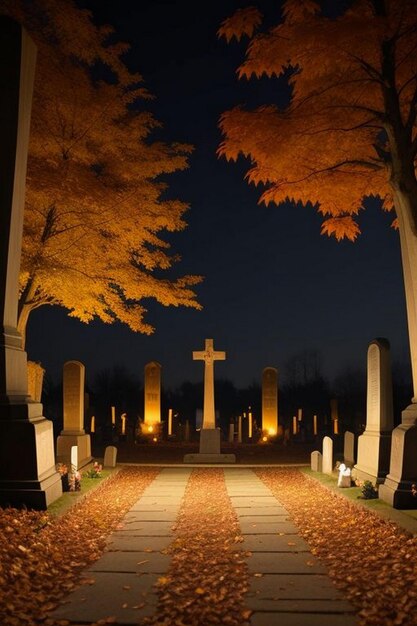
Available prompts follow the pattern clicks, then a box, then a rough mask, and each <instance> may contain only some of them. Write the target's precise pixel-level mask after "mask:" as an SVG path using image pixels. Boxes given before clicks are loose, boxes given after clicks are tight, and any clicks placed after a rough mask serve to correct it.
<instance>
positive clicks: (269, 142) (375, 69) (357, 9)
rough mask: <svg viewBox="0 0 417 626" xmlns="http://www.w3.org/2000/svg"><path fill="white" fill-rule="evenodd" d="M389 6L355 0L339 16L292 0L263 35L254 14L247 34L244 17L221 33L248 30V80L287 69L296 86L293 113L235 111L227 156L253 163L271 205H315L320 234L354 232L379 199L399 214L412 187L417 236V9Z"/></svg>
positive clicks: (230, 114) (227, 122) (223, 152)
mask: <svg viewBox="0 0 417 626" xmlns="http://www.w3.org/2000/svg"><path fill="white" fill-rule="evenodd" d="M380 4H381V7H380V9H381V10H378V6H379V4H378V3H372V2H368V1H367V0H357V1H356V2H354V3H351V4H350V6H349V8H348V9H346V10H345V11H344V12H343V13H342V14H341V15H339V16H338V17H329V16H326V15H324V14H323V13H322V11H321V3H319V2H315V1H314V0H287V1H286V2H285V3H284V5H283V15H282V19H281V21H280V22H279V23H277V24H275V25H273V26H272V27H270V28H269V29H267V30H265V31H264V32H257V33H255V32H254V28H255V26H256V27H257V26H259V22H258V21H257V22H255V20H254V18H253V19H252V24H253V28H252V31H250V29H249V28H246V29H245V26H244V24H245V22H244V13H243V14H242V13H239V12H238V13H236V14H235V16H233V18H229V19H228V20H226V21H225V22H224V23H223V25H222V27H221V29H220V31H219V35H220V36H224V37H225V38H226V39H227V40H228V41H229V40H230V39H231V37H232V35H233V34H235V35H236V36H237V37H239V36H240V35H241V34H243V33H246V34H249V37H250V41H249V44H248V46H247V50H246V58H245V60H244V62H243V63H242V65H241V66H240V68H239V70H238V72H239V76H240V77H248V78H249V77H251V76H256V77H261V76H263V75H265V74H266V75H267V76H270V77H273V76H282V75H284V74H285V75H286V76H287V77H288V76H289V82H290V86H291V90H292V91H291V98H290V101H289V103H288V106H286V108H284V109H280V108H278V107H277V106H275V105H271V104H269V105H264V106H260V107H258V108H256V109H254V110H246V109H244V108H243V107H235V108H234V109H232V110H230V111H227V112H225V113H224V114H223V115H222V116H221V119H220V128H221V131H222V133H223V137H224V138H223V142H222V143H221V145H220V147H219V150H218V153H219V155H220V156H224V157H225V158H226V159H228V160H236V159H237V158H239V156H243V157H245V158H248V159H249V160H250V163H251V166H250V169H249V171H248V172H247V175H246V178H247V180H248V182H249V183H253V184H255V185H262V192H261V196H260V201H261V202H265V203H266V204H269V203H270V202H273V203H276V204H279V203H282V202H285V201H286V200H288V199H293V200H294V201H295V202H299V201H301V202H302V203H303V204H306V203H307V202H310V203H311V204H312V205H313V206H316V208H317V209H318V211H319V212H320V213H322V214H323V215H324V216H325V217H326V221H325V222H324V224H323V228H322V232H323V233H325V234H327V235H332V236H335V237H336V238H337V239H338V240H340V239H342V238H344V237H346V238H348V239H350V240H351V241H354V240H355V239H356V237H357V236H358V234H359V233H360V230H359V226H358V224H357V223H356V221H354V220H353V219H352V217H351V216H352V215H356V214H357V213H358V212H359V211H360V210H361V209H362V208H363V203H364V199H366V198H367V197H370V196H378V197H380V198H381V199H382V201H383V209H384V210H388V211H393V210H396V211H397V212H398V211H400V210H403V209H401V207H400V204H401V203H399V202H398V195H399V194H402V196H403V199H404V197H405V198H406V200H405V202H403V203H402V206H407V207H408V216H407V219H410V220H411V222H412V228H413V230H414V232H415V233H417V181H416V178H415V175H414V176H413V175H411V176H410V172H411V173H412V174H413V173H414V168H415V164H414V161H415V158H416V154H417V132H416V130H417V129H416V102H417V79H416V76H417V57H416V55H415V49H416V47H417V30H416V28H415V25H416V23H417V4H416V3H415V2H413V1H411V0H402V1H401V2H391V1H389V0H386V1H385V2H382V3H380ZM382 7H383V8H384V10H382ZM250 11H251V13H248V20H249V17H250V15H253V16H255V13H254V10H253V9H251V10H250ZM233 29H234V30H233Z"/></svg>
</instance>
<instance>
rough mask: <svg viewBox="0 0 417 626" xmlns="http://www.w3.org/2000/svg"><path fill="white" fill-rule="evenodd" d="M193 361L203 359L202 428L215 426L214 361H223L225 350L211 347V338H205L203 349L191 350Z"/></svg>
mask: <svg viewBox="0 0 417 626" xmlns="http://www.w3.org/2000/svg"><path fill="white" fill-rule="evenodd" d="M193 360H194V361H204V363H205V367H204V409H203V429H206V428H216V413H215V410H214V361H225V360H226V352H219V351H217V350H214V348H213V339H206V346H205V349H204V350H202V351H200V352H193Z"/></svg>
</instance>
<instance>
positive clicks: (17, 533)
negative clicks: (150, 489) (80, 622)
mask: <svg viewBox="0 0 417 626" xmlns="http://www.w3.org/2000/svg"><path fill="white" fill-rule="evenodd" d="M157 473H158V470H156V469H153V468H146V469H144V468H140V469H139V468H124V469H123V470H121V471H120V472H119V473H118V474H116V475H115V476H114V477H113V478H112V479H111V480H108V481H106V482H105V483H103V484H102V485H101V486H100V487H99V488H98V489H96V490H95V491H94V492H91V493H90V494H88V495H87V496H86V497H85V498H84V499H83V500H82V501H80V502H79V503H78V504H76V505H75V506H74V507H73V508H72V509H70V510H69V511H68V512H67V513H66V514H65V515H63V516H62V517H59V518H53V517H51V516H50V515H49V514H48V513H45V512H44V511H42V512H39V511H27V510H17V509H12V508H8V509H0V563H1V567H0V582H1V594H0V615H1V626H23V625H25V624H27V625H33V624H35V623H43V624H45V626H65V625H66V624H69V622H67V621H65V620H59V621H55V620H52V619H51V618H48V616H47V613H48V612H49V611H51V610H53V609H54V608H55V607H56V606H57V605H58V603H59V601H60V600H61V598H62V597H63V596H65V595H66V594H67V593H68V592H69V591H71V590H72V589H73V588H74V586H75V584H76V583H78V584H79V583H80V582H83V584H86V585H93V584H94V583H95V580H94V579H93V578H91V577H90V578H84V580H83V581H80V576H81V571H82V570H83V568H84V567H85V566H86V565H89V564H90V563H92V562H93V561H95V560H96V559H97V558H98V557H99V556H100V554H101V553H102V552H103V550H104V547H105V545H106V536H107V534H108V533H110V532H111V531H112V530H114V529H115V528H116V526H117V524H118V523H119V522H120V520H121V519H122V518H123V516H124V515H125V513H126V512H127V511H128V510H129V508H130V507H131V506H132V505H133V504H134V503H135V502H136V501H137V500H138V498H139V497H140V495H141V494H142V493H143V491H144V489H145V488H146V487H147V486H148V485H149V484H150V483H151V482H152V480H153V479H154V477H155V476H156V475H157ZM115 493H117V494H118V496H117V498H115V497H114V494H115ZM109 619H112V618H108V620H109ZM114 619H115V618H113V622H111V621H108V620H107V621H105V622H102V623H104V624H105V623H107V624H110V623H114Z"/></svg>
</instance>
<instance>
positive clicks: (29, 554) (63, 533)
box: [0, 468, 417, 626]
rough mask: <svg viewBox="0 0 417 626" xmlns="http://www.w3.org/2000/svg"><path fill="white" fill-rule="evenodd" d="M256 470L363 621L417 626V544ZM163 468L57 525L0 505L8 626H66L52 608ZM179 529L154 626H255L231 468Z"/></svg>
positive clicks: (4, 621) (327, 495)
mask: <svg viewBox="0 0 417 626" xmlns="http://www.w3.org/2000/svg"><path fill="white" fill-rule="evenodd" d="M256 472H257V474H258V475H259V476H260V478H261V479H262V480H263V481H264V482H265V483H266V484H267V485H268V486H269V487H270V488H271V490H272V492H273V493H274V494H275V495H276V496H277V497H278V499H279V500H280V502H282V504H283V505H284V506H285V507H286V508H287V510H288V511H289V513H290V515H291V516H292V517H293V519H294V522H295V523H296V524H297V526H298V527H299V529H300V532H301V534H302V536H303V537H304V538H305V539H306V540H307V541H308V543H309V545H310V547H311V550H312V553H313V554H315V555H316V556H317V557H318V558H320V559H321V560H322V561H323V562H324V564H325V565H326V566H327V568H328V571H329V574H330V576H331V577H332V578H333V580H334V581H335V583H336V585H337V586H338V587H339V588H340V589H342V590H343V592H344V593H345V595H346V597H347V598H348V599H349V600H350V601H351V602H352V604H353V605H354V606H355V607H356V608H357V610H358V613H359V619H360V625H361V626H417V538H412V537H410V536H409V535H408V534H406V533H405V532H403V531H401V530H400V529H399V528H398V527H397V526H396V525H395V524H393V523H390V522H387V521H385V520H382V519H380V518H379V517H378V516H377V515H376V514H375V513H373V512H371V511H367V510H365V509H362V508H360V507H357V506H355V505H354V504H352V503H351V502H349V501H348V500H345V499H344V498H343V497H341V496H339V495H337V494H334V493H332V492H330V491H328V490H327V489H325V488H324V487H323V486H322V485H320V484H319V483H317V482H315V481H313V480H311V479H309V478H308V477H306V476H305V475H303V474H302V473H300V472H299V471H298V470H296V469H291V468H279V469H278V468H277V469H274V468H265V469H264V468H259V469H258V470H256ZM157 473H158V470H157V469H153V468H125V469H123V470H122V471H121V472H119V473H118V474H117V475H116V476H115V477H113V478H112V479H111V480H108V481H107V482H105V483H104V484H103V485H102V486H101V487H100V488H99V489H97V490H96V491H94V492H93V493H92V494H89V496H88V497H87V498H86V499H85V500H83V501H82V502H81V503H79V504H77V505H76V506H75V507H74V508H73V509H71V510H70V511H69V512H68V513H67V514H66V515H64V516H62V517H60V518H56V519H55V518H52V517H51V516H49V515H48V514H45V513H39V512H28V511H17V510H15V509H6V510H1V509H0V589H1V593H0V624H1V626H29V625H30V626H34V625H35V624H43V625H45V626H47V625H50V626H52V625H54V626H55V625H57V624H60V622H53V621H52V620H50V619H48V617H47V613H48V611H50V610H52V609H53V608H54V607H55V606H56V605H57V604H58V601H59V599H61V598H62V597H63V596H65V595H66V594H67V593H68V592H69V591H71V590H72V589H73V588H74V587H75V585H76V584H78V583H79V580H80V577H81V571H82V569H83V568H84V567H86V566H88V565H89V564H90V563H91V562H92V561H94V560H95V559H96V558H97V557H98V556H100V554H101V552H102V550H103V548H104V546H105V539H106V537H107V535H108V534H109V533H110V532H111V531H112V530H113V529H114V528H115V527H117V524H118V522H119V521H120V519H121V518H122V517H123V515H124V514H125V512H127V511H128V510H129V508H130V507H131V505H132V504H133V503H134V502H135V501H136V500H137V499H138V498H139V497H140V495H141V493H142V492H143V490H144V488H145V487H146V486H147V485H148V484H150V482H151V481H152V480H153V478H154V477H155V476H156V474H157ZM174 530H175V533H174V538H173V542H172V544H171V546H170V548H169V550H168V551H169V553H170V554H171V557H172V562H171V565H170V567H169V569H168V571H167V573H166V574H165V575H163V576H161V577H160V578H159V580H158V584H157V590H158V594H159V599H160V602H159V606H158V609H157V612H156V615H155V616H154V617H153V618H151V619H148V620H145V621H146V622H147V624H149V625H152V626H200V625H203V624H204V626H210V625H216V624H219V625H220V624H225V625H229V626H238V625H239V626H244V625H247V624H249V620H250V612H249V611H247V610H246V609H245V593H246V591H247V589H248V584H249V583H248V570H247V565H246V554H245V553H244V552H243V551H242V550H241V549H240V547H239V546H240V541H241V533H240V530H239V524H238V520H237V517H236V514H235V511H234V510H233V508H232V506H231V503H230V499H229V497H228V494H227V491H226V486H225V482H224V475H223V471H222V470H221V469H215V468H213V469H211V468H210V469H197V470H194V471H193V472H192V474H191V477H190V480H189V482H188V484H187V488H186V492H185V497H184V500H183V502H182V505H181V509H180V512H179V516H178V519H177V522H176V524H175V527H174ZM86 582H88V581H86ZM113 621H114V620H113ZM64 623H67V622H62V624H64Z"/></svg>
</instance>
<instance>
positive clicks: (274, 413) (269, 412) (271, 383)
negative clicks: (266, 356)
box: [262, 367, 278, 436]
mask: <svg viewBox="0 0 417 626" xmlns="http://www.w3.org/2000/svg"><path fill="white" fill-rule="evenodd" d="M262 430H263V431H265V432H266V433H267V434H268V435H271V436H273V435H276V434H277V432H278V370H276V369H275V367H265V369H264V370H263V372H262Z"/></svg>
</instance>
